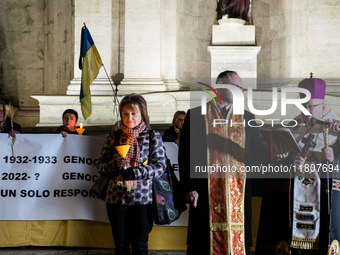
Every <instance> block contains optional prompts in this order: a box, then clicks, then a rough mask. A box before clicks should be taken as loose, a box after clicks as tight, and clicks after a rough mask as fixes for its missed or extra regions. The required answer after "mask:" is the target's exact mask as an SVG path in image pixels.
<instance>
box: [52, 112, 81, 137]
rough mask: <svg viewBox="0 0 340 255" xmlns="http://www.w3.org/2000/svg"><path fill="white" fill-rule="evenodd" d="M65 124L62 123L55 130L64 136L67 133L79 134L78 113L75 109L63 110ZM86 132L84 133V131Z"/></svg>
mask: <svg viewBox="0 0 340 255" xmlns="http://www.w3.org/2000/svg"><path fill="white" fill-rule="evenodd" d="M62 118H63V125H61V126H60V127H59V128H58V129H57V130H56V131H55V132H56V133H58V134H61V135H62V136H63V137H64V138H65V137H66V136H67V134H76V135H77V134H78V132H77V131H76V125H77V122H78V113H77V112H76V111H75V110H73V109H66V110H65V111H64V112H63V116H62ZM83 134H84V133H83Z"/></svg>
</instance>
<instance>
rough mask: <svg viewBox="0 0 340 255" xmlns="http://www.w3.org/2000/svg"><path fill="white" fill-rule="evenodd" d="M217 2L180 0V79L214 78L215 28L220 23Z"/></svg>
mask: <svg viewBox="0 0 340 255" xmlns="http://www.w3.org/2000/svg"><path fill="white" fill-rule="evenodd" d="M215 9H216V0H186V1H182V0H177V15H178V18H177V56H176V58H177V68H176V72H177V79H178V80H179V81H180V82H183V83H189V82H190V80H191V79H196V78H210V69H211V66H210V63H211V62H210V54H209V52H208V50H207V47H208V46H209V45H211V33H212V26H213V25H214V24H216V23H217V20H216V16H217V15H216V11H215Z"/></svg>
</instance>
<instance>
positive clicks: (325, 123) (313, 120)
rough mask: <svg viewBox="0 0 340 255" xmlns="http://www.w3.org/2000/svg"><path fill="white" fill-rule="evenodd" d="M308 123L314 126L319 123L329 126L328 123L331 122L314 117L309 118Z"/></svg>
mask: <svg viewBox="0 0 340 255" xmlns="http://www.w3.org/2000/svg"><path fill="white" fill-rule="evenodd" d="M309 122H310V124H311V125H312V126H314V125H315V124H320V125H326V126H329V124H331V123H329V122H326V121H322V120H318V119H316V118H313V117H312V118H310V121H309Z"/></svg>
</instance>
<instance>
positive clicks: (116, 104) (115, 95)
mask: <svg viewBox="0 0 340 255" xmlns="http://www.w3.org/2000/svg"><path fill="white" fill-rule="evenodd" d="M103 67H104V71H105V73H106V76H107V79H108V80H109V82H110V85H111V88H112V91H113V98H114V99H113V104H114V107H113V114H115V111H116V115H117V122H118V117H119V114H118V112H119V111H118V109H117V107H118V105H119V101H118V98H117V93H118V88H117V86H116V89H114V88H113V85H112V82H111V79H110V77H109V75H108V73H107V71H106V68H105V65H104V64H103Z"/></svg>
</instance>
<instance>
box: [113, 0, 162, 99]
mask: <svg viewBox="0 0 340 255" xmlns="http://www.w3.org/2000/svg"><path fill="white" fill-rule="evenodd" d="M161 5H162V1H159V0H138V1H135V0H126V1H125V54H124V79H123V80H122V82H121V85H119V86H118V90H119V92H118V94H120V95H122V94H128V93H131V92H137V93H141V92H148V91H164V90H165V86H164V83H163V81H162V79H161Z"/></svg>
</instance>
